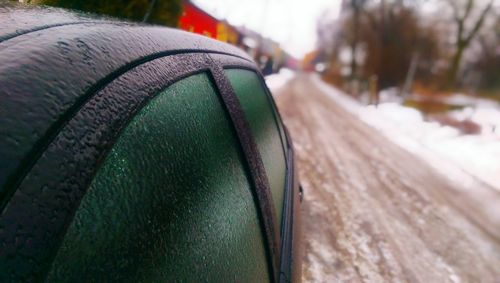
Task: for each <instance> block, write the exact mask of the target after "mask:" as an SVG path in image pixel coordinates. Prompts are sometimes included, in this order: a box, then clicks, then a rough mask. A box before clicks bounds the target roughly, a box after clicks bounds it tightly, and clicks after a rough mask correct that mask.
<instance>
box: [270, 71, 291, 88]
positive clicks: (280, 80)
mask: <svg viewBox="0 0 500 283" xmlns="http://www.w3.org/2000/svg"><path fill="white" fill-rule="evenodd" d="M293 76H294V72H293V71H292V70H290V69H287V68H281V70H280V71H279V72H278V73H276V74H272V75H268V76H266V77H265V79H266V84H267V87H269V89H271V90H273V92H275V91H276V90H278V89H280V88H282V87H283V86H284V85H286V83H288V81H289V80H291V79H292V78H293Z"/></svg>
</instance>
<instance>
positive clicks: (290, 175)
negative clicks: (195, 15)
mask: <svg viewBox="0 0 500 283" xmlns="http://www.w3.org/2000/svg"><path fill="white" fill-rule="evenodd" d="M293 158H294V157H293V148H292V144H291V140H290V137H289V135H288V133H287V131H286V128H285V126H284V125H283V124H282V122H281V119H280V116H279V113H278V111H277V108H276V106H275V104H274V102H273V99H272V97H271V94H270V92H269V90H268V89H267V87H266V85H265V82H264V80H263V78H262V75H261V74H260V72H259V70H258V69H257V67H256V65H255V64H254V63H253V62H252V61H251V60H250V59H249V58H248V57H247V56H246V55H245V54H244V53H243V52H241V51H240V50H238V49H236V48H234V47H231V46H228V45H225V44H222V43H219V42H216V41H214V40H210V39H207V38H204V37H201V36H196V35H193V34H188V33H185V32H181V31H177V30H171V29H167V28H162V27H155V26H144V25H137V24H132V23H124V22H116V21H112V20H107V19H99V18H92V17H90V16H87V15H83V16H82V15H79V14H76V13H73V12H68V11H64V10H60V9H53V8H40V7H32V6H23V5H18V4H12V3H9V2H0V209H1V216H0V282H19V281H29V282H33V281H37V282H38V281H46V282H114V281H119V282H123V281H126V282H171V281H181V282H193V281H195V282H198V281H216V282H221V281H222V282H225V281H229V282H233V281H236V282H268V281H270V282H275V281H280V282H289V281H298V280H300V252H299V251H300V249H299V248H298V246H299V242H300V241H299V227H300V225H299V224H300V223H299V222H300V221H299V220H300V217H299V216H300V215H299V210H300V201H299V195H300V192H299V186H298V181H297V178H296V176H295V168H294V160H293Z"/></svg>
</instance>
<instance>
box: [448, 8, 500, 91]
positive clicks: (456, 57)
mask: <svg viewBox="0 0 500 283" xmlns="http://www.w3.org/2000/svg"><path fill="white" fill-rule="evenodd" d="M446 2H447V3H448V4H449V5H450V7H451V9H452V12H453V22H454V25H455V27H456V36H455V51H454V54H453V56H452V59H451V65H450V69H449V83H450V84H451V85H455V83H456V80H457V74H458V71H459V69H460V62H461V61H462V57H463V54H464V51H465V50H466V49H467V47H469V45H470V43H471V41H472V39H474V37H475V36H476V35H477V34H478V32H479V30H480V29H481V27H482V26H483V24H484V21H485V19H486V17H487V15H488V13H489V11H490V10H491V8H492V6H493V0H489V1H488V3H487V5H486V6H484V8H483V9H482V10H481V11H480V13H479V15H478V16H477V18H476V19H473V18H472V10H474V7H475V6H476V5H477V3H476V1H475V0H466V1H457V0H446ZM468 22H471V24H470V26H471V28H470V29H469V30H467V28H466V23H468Z"/></svg>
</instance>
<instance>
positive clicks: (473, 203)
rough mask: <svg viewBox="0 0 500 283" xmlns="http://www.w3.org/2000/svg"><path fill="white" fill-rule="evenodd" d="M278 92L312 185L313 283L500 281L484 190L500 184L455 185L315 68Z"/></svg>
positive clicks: (490, 193)
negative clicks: (318, 81) (324, 86)
mask: <svg viewBox="0 0 500 283" xmlns="http://www.w3.org/2000/svg"><path fill="white" fill-rule="evenodd" d="M275 96H276V97H275V99H276V103H277V105H278V108H279V110H280V112H281V115H282V117H283V120H284V122H285V124H286V125H287V127H288V129H289V130H290V132H291V135H292V137H293V142H294V146H295V151H296V155H297V159H298V167H299V168H298V169H299V176H300V180H301V183H302V185H303V186H304V189H305V199H304V205H303V231H304V235H303V236H304V249H305V250H304V262H303V280H304V281H305V282H500V225H498V221H497V222H495V221H493V220H492V219H491V217H490V216H491V215H488V214H487V213H486V212H485V210H484V209H481V199H480V198H478V197H477V195H478V194H480V195H481V196H483V197H484V196H487V197H488V199H489V200H490V201H491V200H498V202H497V203H498V204H499V205H500V193H498V191H495V190H492V189H491V188H488V187H484V184H479V183H478V184H477V186H478V188H477V190H474V191H473V192H471V191H470V190H467V189H466V188H462V187H460V184H456V183H452V182H451V181H450V180H448V179H447V178H445V177H443V176H442V175H440V174H438V173H436V172H435V171H434V169H432V168H431V167H430V166H429V165H428V164H426V163H425V162H424V161H422V160H421V159H419V158H418V157H416V156H413V155H412V154H410V153H408V152H407V151H405V150H403V149H402V148H400V147H398V146H396V145H394V144H393V143H391V142H390V141H388V140H387V139H386V138H385V137H384V136H382V135H381V134H380V133H378V132H377V131H376V130H374V129H373V128H371V127H369V126H367V125H366V124H364V123H362V122H361V121H359V120H358V119H357V118H356V117H355V116H353V115H352V114H350V113H348V112H347V111H346V110H344V109H343V108H341V107H340V106H339V105H337V104H336V103H335V101H333V100H331V99H330V98H329V97H327V96H326V95H325V94H323V93H321V91H320V90H319V89H318V88H317V87H316V86H315V84H314V83H313V81H312V80H311V77H310V76H308V75H299V76H297V77H296V78H294V79H293V80H291V81H290V82H289V83H288V84H287V85H286V86H284V87H282V88H281V89H279V90H278V91H275ZM478 192H479V193H478Z"/></svg>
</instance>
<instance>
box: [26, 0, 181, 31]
mask: <svg viewBox="0 0 500 283" xmlns="http://www.w3.org/2000/svg"><path fill="white" fill-rule="evenodd" d="M31 3H35V4H43V5H48V6H53V7H61V8H69V9H75V10H80V11H84V12H90V13H96V14H103V15H109V16H113V17H117V18H122V19H129V20H132V21H138V22H142V21H144V22H147V23H152V24H159V25H166V26H171V27H175V26H177V22H178V20H179V17H180V15H181V13H182V0H149V1H148V0H34V1H31Z"/></svg>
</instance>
